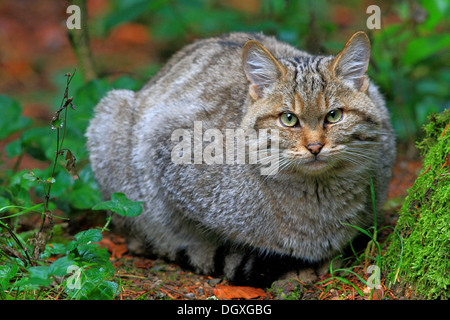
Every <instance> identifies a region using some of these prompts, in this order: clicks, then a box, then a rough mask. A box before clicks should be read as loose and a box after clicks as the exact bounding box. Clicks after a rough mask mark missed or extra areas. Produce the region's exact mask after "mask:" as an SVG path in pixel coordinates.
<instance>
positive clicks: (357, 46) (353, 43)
mask: <svg viewBox="0 0 450 320" xmlns="http://www.w3.org/2000/svg"><path fill="white" fill-rule="evenodd" d="M369 60H370V41H369V38H368V37H367V35H366V33H365V32H363V31H359V32H357V33H355V34H354V35H353V36H352V37H351V38H350V40H348V42H347V44H346V45H345V47H344V49H343V50H342V51H341V52H340V53H339V54H338V55H337V56H336V57H335V58H334V59H333V60H332V62H331V72H332V74H333V75H334V76H335V77H336V78H341V79H342V80H343V81H347V82H349V83H351V84H352V85H353V87H354V88H355V89H357V90H359V91H362V92H364V91H366V90H367V88H368V86H369V79H368V78H367V75H366V72H367V68H368V66H369Z"/></svg>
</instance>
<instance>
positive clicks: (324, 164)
mask: <svg viewBox="0 0 450 320" xmlns="http://www.w3.org/2000/svg"><path fill="white" fill-rule="evenodd" d="M331 169H333V168H332V166H331V164H330V163H329V162H328V161H325V160H317V159H314V160H310V161H306V162H302V163H299V164H298V165H297V166H296V171H298V172H300V173H302V174H305V175H311V176H317V175H322V174H325V173H327V172H329V171H330V170H331Z"/></svg>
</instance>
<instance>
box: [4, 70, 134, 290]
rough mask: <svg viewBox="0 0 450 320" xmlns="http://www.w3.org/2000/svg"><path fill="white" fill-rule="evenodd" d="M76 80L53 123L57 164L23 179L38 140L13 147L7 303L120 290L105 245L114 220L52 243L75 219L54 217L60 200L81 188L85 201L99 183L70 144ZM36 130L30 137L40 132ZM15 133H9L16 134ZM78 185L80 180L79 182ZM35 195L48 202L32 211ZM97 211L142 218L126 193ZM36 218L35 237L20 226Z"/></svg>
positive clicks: (7, 196) (7, 189)
mask: <svg viewBox="0 0 450 320" xmlns="http://www.w3.org/2000/svg"><path fill="white" fill-rule="evenodd" d="M74 75H75V73H73V74H66V75H65V77H66V84H65V91H64V96H63V98H62V101H61V103H60V106H59V108H58V110H57V111H56V112H55V115H54V117H53V118H52V121H51V129H52V130H54V131H55V132H56V150H54V153H53V154H51V153H49V155H52V158H53V159H52V164H51V166H50V167H49V169H47V170H44V171H39V170H31V171H26V172H16V171H17V168H18V164H17V163H18V162H20V161H21V158H22V157H21V155H23V154H24V150H27V148H28V150H29V148H30V147H31V146H32V145H33V142H35V141H36V140H34V141H33V140H31V139H30V140H28V138H27V137H26V134H24V135H25V138H23V139H22V138H21V139H18V140H15V141H13V142H11V143H10V144H9V145H8V147H9V148H8V147H7V149H8V150H9V152H10V153H11V154H13V155H19V157H18V160H17V163H16V165H15V166H14V169H13V170H12V172H11V171H9V172H6V176H5V177H4V178H2V177H0V178H1V182H2V186H1V188H0V205H1V207H0V227H1V234H2V237H1V238H0V261H1V265H0V299H113V298H114V297H115V296H116V295H117V294H118V293H119V291H120V286H119V285H118V283H117V282H116V281H115V280H116V278H115V276H114V272H115V268H114V266H113V264H112V263H111V262H110V255H109V253H108V251H107V250H106V249H105V248H102V247H101V246H100V244H99V242H100V241H101V240H102V232H103V231H105V230H107V226H108V224H109V223H110V221H111V216H109V217H108V218H107V221H106V224H105V226H104V227H102V228H97V229H89V230H86V231H81V232H79V233H77V234H76V235H75V236H74V240H72V241H65V242H64V243H61V242H53V243H52V242H51V240H52V237H53V231H54V228H55V223H54V219H55V218H56V219H63V220H66V219H68V218H66V217H61V216H56V215H55V211H54V210H55V209H56V208H57V207H58V205H59V206H60V207H64V205H62V204H61V203H58V201H60V200H61V198H62V199H64V194H66V193H69V190H68V187H72V188H75V187H78V193H76V192H75V193H76V194H77V196H80V195H83V192H80V191H79V190H83V188H84V187H80V185H82V184H83V183H85V184H87V188H88V189H89V190H88V189H86V192H84V194H87V193H88V192H90V193H91V194H92V193H93V194H95V192H96V189H95V188H93V187H92V183H90V182H89V180H92V177H91V176H89V174H88V172H89V171H86V168H83V169H82V170H81V171H80V172H78V170H77V167H76V158H75V155H74V153H73V152H72V151H71V150H69V149H68V148H66V147H64V145H63V144H64V141H65V138H66V137H67V134H68V132H67V131H66V128H68V127H69V126H68V110H69V109H72V110H75V107H74V104H73V100H74V99H73V97H69V85H70V83H71V81H72V79H73V77H74ZM3 101H6V102H7V103H8V105H7V106H12V108H13V110H16V109H17V111H19V112H16V113H15V114H16V117H17V118H18V119H19V118H20V119H22V118H21V116H20V107H19V106H18V105H15V104H14V103H13V102H11V100H8V99H7V98H3ZM0 102H1V99H0ZM0 106H1V105H0ZM14 108H15V109H14ZM18 122H19V123H22V124H23V125H21V126H17V127H16V129H15V130H14V131H17V130H20V129H24V128H26V126H27V125H29V123H30V122H29V121H28V119H26V118H23V119H22V120H21V121H18ZM0 125H1V123H0ZM33 129H35V128H31V129H29V131H31V132H34V133H35V132H36V131H35V130H33ZM14 131H11V130H10V131H9V133H13V132H14ZM39 138H41V139H42V138H43V137H42V136H39ZM39 138H37V139H39ZM42 141H43V140H40V141H39V142H42ZM44 141H49V140H44ZM8 150H7V151H8ZM48 158H50V157H48ZM62 159H63V160H62ZM61 160H62V161H61ZM63 168H64V169H63ZM46 173H47V174H48V175H47V176H46V175H45V174H46ZM71 180H77V181H76V182H75V183H73V182H71ZM81 180H84V181H81ZM8 182H9V185H8ZM64 187H65V188H64ZM31 191H33V193H34V194H36V195H41V201H42V202H41V203H39V204H35V205H33V204H32V201H31V200H30V192H31ZM52 191H55V192H54V193H55V194H56V195H57V199H54V198H53V194H52ZM75 191H77V190H76V189H75ZM97 192H98V191H97ZM87 198H89V197H87ZM91 199H96V198H95V197H94V198H92V197H91ZM70 200H72V201H71V202H72V203H73V204H75V207H76V206H77V205H78V206H79V207H82V208H85V207H88V204H89V202H88V203H83V202H80V201H77V199H70ZM90 203H92V201H91V202H90ZM93 209H94V210H110V211H111V212H116V213H118V214H121V215H129V216H136V215H139V214H140V213H141V211H142V206H141V203H138V202H133V201H131V200H129V199H127V198H126V196H125V195H124V194H113V195H112V200H111V201H106V202H103V203H99V204H98V205H96V206H95V207H94V208H93ZM31 213H34V214H36V213H37V214H39V215H40V224H39V226H38V229H37V230H36V231H35V232H34V231H31V232H29V231H25V232H20V231H19V224H20V223H19V219H20V218H22V217H23V216H24V215H26V214H31Z"/></svg>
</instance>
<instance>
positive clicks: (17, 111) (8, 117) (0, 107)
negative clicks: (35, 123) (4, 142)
mask: <svg viewBox="0 0 450 320" xmlns="http://www.w3.org/2000/svg"><path fill="white" fill-rule="evenodd" d="M0 113H1V117H0V140H1V139H4V138H6V137H8V136H9V135H11V134H13V133H14V132H17V131H19V130H22V129H24V128H26V127H27V126H29V125H30V124H31V120H30V119H29V118H26V117H24V116H22V107H21V106H20V104H19V103H18V102H16V101H14V100H12V99H11V98H9V97H7V96H3V95H0Z"/></svg>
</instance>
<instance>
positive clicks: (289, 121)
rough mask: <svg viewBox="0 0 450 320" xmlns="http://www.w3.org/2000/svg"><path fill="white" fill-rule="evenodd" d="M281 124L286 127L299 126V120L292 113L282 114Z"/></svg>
mask: <svg viewBox="0 0 450 320" xmlns="http://www.w3.org/2000/svg"><path fill="white" fill-rule="evenodd" d="M280 122H281V124H282V125H283V126H285V127H293V126H295V125H296V124H297V122H298V118H297V117H296V116H295V114H292V113H282V114H281V115H280Z"/></svg>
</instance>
